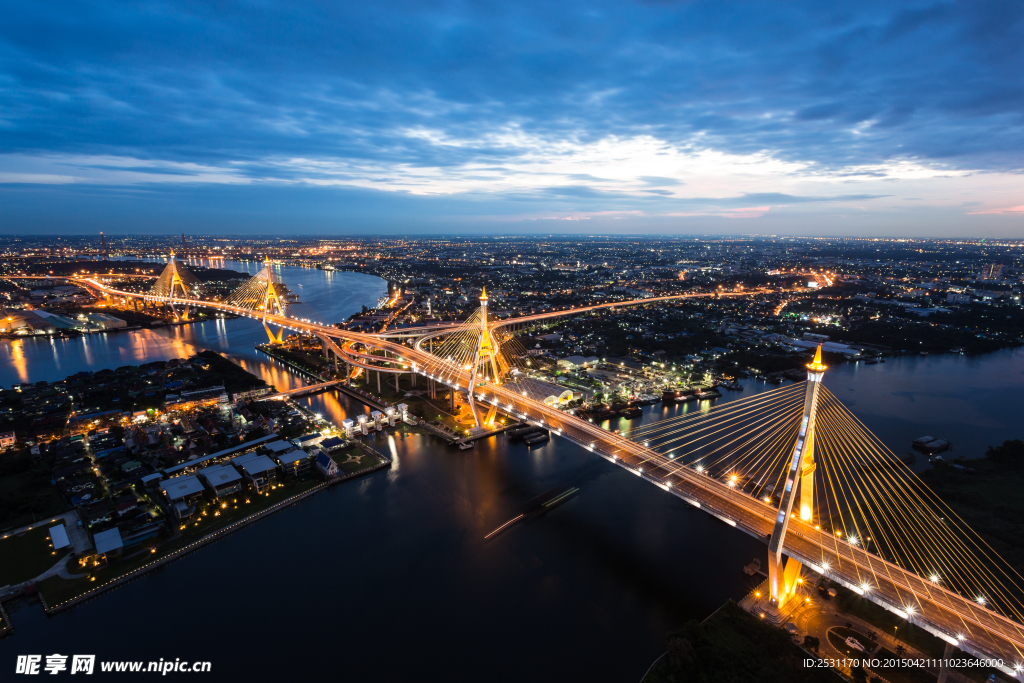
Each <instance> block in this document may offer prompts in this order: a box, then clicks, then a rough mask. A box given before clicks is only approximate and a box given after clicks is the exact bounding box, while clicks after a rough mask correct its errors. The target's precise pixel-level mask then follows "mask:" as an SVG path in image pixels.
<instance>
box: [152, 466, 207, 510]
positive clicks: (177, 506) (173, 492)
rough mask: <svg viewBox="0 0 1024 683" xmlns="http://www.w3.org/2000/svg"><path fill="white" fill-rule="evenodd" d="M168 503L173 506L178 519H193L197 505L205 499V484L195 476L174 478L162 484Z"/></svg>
mask: <svg viewBox="0 0 1024 683" xmlns="http://www.w3.org/2000/svg"><path fill="white" fill-rule="evenodd" d="M160 490H161V491H163V493H164V496H166V498H167V502H168V503H170V505H171V510H173V512H174V515H175V516H176V517H177V518H178V519H185V518H186V517H191V516H192V514H193V513H194V512H195V503H196V501H198V500H199V499H200V498H202V497H203V491H204V488H203V483H202V482H201V481H199V479H198V478H197V477H194V476H191V475H189V476H184V477H174V478H173V479H167V480H165V481H162V482H160Z"/></svg>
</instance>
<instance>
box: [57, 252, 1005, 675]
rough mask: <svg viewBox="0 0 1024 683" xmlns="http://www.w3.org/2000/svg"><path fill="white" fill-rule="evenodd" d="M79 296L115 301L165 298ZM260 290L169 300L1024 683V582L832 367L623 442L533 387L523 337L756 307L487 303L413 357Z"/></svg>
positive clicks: (785, 595)
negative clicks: (588, 462) (618, 474)
mask: <svg viewBox="0 0 1024 683" xmlns="http://www.w3.org/2000/svg"><path fill="white" fill-rule="evenodd" d="M265 270H266V269H265ZM262 272H263V271H261V273H262ZM257 277H260V276H257ZM77 281H79V282H80V283H82V284H84V285H86V286H89V287H90V288H92V289H94V290H97V291H99V292H100V293H103V294H108V295H116V296H125V297H135V298H143V299H148V298H152V297H157V296H158V295H155V294H136V293H130V292H121V291H117V290H112V289H110V288H109V287H107V286H105V285H103V284H101V283H99V282H98V281H96V280H94V279H84V280H83V279H78V280H77ZM254 281H255V282H254ZM261 282H264V283H265V284H261ZM248 284H252V285H253V286H251V287H246V286H245V285H243V288H240V291H239V292H236V294H237V296H236V295H232V296H231V297H229V298H228V299H227V300H225V301H223V302H216V301H197V300H195V299H190V298H184V299H183V298H178V297H175V296H173V295H170V296H164V297H162V298H161V299H160V300H161V301H164V302H165V303H168V304H169V305H195V306H205V307H209V308H213V309H216V310H222V311H226V312H230V313H235V314H237V315H243V316H248V317H252V318H254V319H258V320H260V321H261V322H262V323H263V324H264V325H266V326H267V329H268V334H269V335H270V337H271V339H272V340H275V339H276V340H280V337H281V332H280V331H279V332H278V333H273V332H270V325H274V326H277V327H279V328H281V329H293V330H297V331H302V332H304V333H307V334H313V335H316V336H318V337H320V338H321V339H323V340H325V346H326V347H327V348H328V349H329V350H330V352H331V353H334V354H335V355H336V357H338V358H340V359H341V360H343V361H344V362H346V363H348V364H349V365H351V366H354V367H360V368H364V369H366V370H368V371H376V372H385V373H415V374H417V375H420V376H423V377H426V378H427V379H428V380H429V381H430V382H435V383H440V384H442V385H445V386H448V387H450V388H451V389H453V390H455V391H462V392H465V393H466V394H467V397H468V398H469V400H470V401H471V406H472V408H473V414H474V416H475V417H476V419H477V422H478V425H480V426H485V425H486V423H487V421H488V420H489V419H493V416H494V414H496V413H497V412H501V413H504V414H508V415H511V416H513V417H515V418H516V419H519V420H525V421H529V422H531V423H534V424H538V425H542V426H544V427H547V428H549V429H551V430H552V431H553V432H554V433H555V434H556V435H560V436H562V437H564V438H567V439H569V440H572V441H574V442H576V443H578V444H580V445H581V446H583V447H584V448H586V449H588V450H589V451H591V452H593V453H595V454H597V455H599V456H601V457H603V458H605V459H606V460H608V461H609V462H611V463H613V464H615V465H617V466H619V467H622V468H624V469H626V470H627V471H629V472H631V473H632V474H634V475H636V476H638V477H640V478H642V479H644V480H646V481H649V482H650V483H652V484H654V485H655V486H657V487H659V488H661V489H662V490H664V491H666V492H669V493H671V494H673V495H675V496H677V497H679V498H681V499H682V500H684V501H686V502H687V503H689V504H690V505H692V506H694V507H697V508H699V509H701V510H703V511H705V512H707V513H709V514H711V515H713V516H714V517H716V518H718V519H720V520H721V521H723V522H724V523H725V524H727V525H729V526H731V527H734V528H737V529H740V530H742V531H744V532H746V533H748V534H750V535H752V536H755V537H757V538H760V539H762V540H764V541H765V542H766V543H767V544H768V549H769V562H768V566H769V585H770V590H771V597H772V600H773V602H775V603H776V604H779V605H785V603H786V602H787V600H789V599H791V598H792V597H793V595H795V593H796V590H795V585H796V582H797V581H798V580H799V578H800V576H801V573H813V574H820V575H824V576H827V577H828V578H830V579H831V580H834V581H836V582H838V583H840V584H842V585H844V586H846V587H847V588H849V589H850V590H853V591H854V592H856V593H858V594H860V595H863V596H864V597H865V598H867V599H869V600H871V601H873V602H875V603H876V604H879V605H881V606H883V607H885V608H886V609H888V610H890V611H891V612H893V613H895V614H897V615H899V616H901V617H903V618H905V619H907V620H908V621H910V622H913V623H915V624H917V625H918V626H920V627H922V628H924V629H926V630H928V631H930V632H931V633H933V634H934V635H936V636H938V637H939V638H941V639H942V640H944V641H945V642H946V643H947V644H948V645H949V648H950V651H951V648H953V647H957V648H959V649H961V650H963V651H965V652H968V653H971V654H974V655H976V656H979V657H982V658H986V659H991V658H995V659H1000V660H1002V661H1003V662H1004V665H1003V666H1002V667H1000V668H1002V669H1003V670H1004V671H1005V672H1006V673H1009V674H1011V675H1015V676H1018V677H1020V674H1021V668H1020V665H1021V663H1022V662H1024V626H1022V625H1021V624H1022V620H1024V602H1022V596H1024V589H1022V584H1024V580H1022V579H1021V577H1020V576H1019V574H1018V573H1017V572H1016V570H1014V569H1013V568H1011V567H1009V566H1008V565H1007V564H1006V563H1005V562H1004V561H1003V560H1002V559H1001V558H1000V557H998V555H997V554H996V553H995V552H994V551H993V550H992V549H991V548H989V547H988V546H987V544H985V542H984V541H983V540H982V539H981V538H980V537H979V536H978V535H977V534H975V533H974V532H973V531H971V530H970V529H969V528H968V527H967V526H966V524H964V523H963V522H962V521H961V520H959V518H957V517H956V515H955V514H954V513H953V512H952V510H951V509H949V508H948V506H946V505H944V504H943V503H942V501H940V500H939V499H938V498H937V497H936V496H935V495H934V494H933V493H931V492H930V491H929V490H928V488H927V486H925V485H924V483H923V482H922V481H921V480H920V479H918V478H917V477H916V475H914V473H913V472H912V471H910V469H909V468H907V467H906V465H905V464H903V463H902V462H901V461H900V460H899V459H898V458H896V457H895V456H894V455H893V454H892V453H891V452H890V451H889V450H888V449H887V448H886V447H885V446H884V444H882V443H881V442H880V441H879V440H878V439H877V438H876V437H874V436H873V435H872V434H871V433H870V431H868V430H867V428H866V427H864V425H863V424H861V423H860V422H859V421H858V420H857V418H856V417H855V416H854V415H853V414H852V412H850V411H849V410H848V409H846V408H845V407H844V406H843V405H842V403H841V402H840V401H839V400H838V399H837V398H836V397H835V396H834V395H833V394H831V393H830V392H828V390H827V389H825V388H824V386H823V385H822V383H821V381H822V378H823V376H824V373H825V372H826V370H827V369H826V368H825V366H824V365H823V364H822V363H821V360H820V356H819V357H818V358H816V359H815V361H814V362H812V363H811V364H810V365H809V366H808V379H807V381H806V382H804V383H802V384H796V385H792V386H789V387H785V388H782V389H778V390H775V391H771V392H766V393H764V394H759V395H756V396H752V397H750V398H747V399H743V400H741V401H735V402H731V403H727V404H724V405H722V406H719V407H716V408H713V409H711V410H709V411H706V412H701V413H698V414H694V415H683V416H681V417H679V418H673V419H670V420H666V421H662V422H659V423H654V424H649V425H643V426H641V427H638V428H636V429H635V430H631V431H627V432H626V433H616V432H612V431H608V430H606V429H603V428H602V427H600V426H599V425H596V424H593V423H591V422H588V421H587V420H584V419H581V418H580V417H577V416H575V415H573V414H571V412H568V411H566V410H564V409H563V407H562V406H560V405H559V400H558V395H557V394H554V393H552V392H551V388H552V386H554V387H556V388H557V385H552V384H551V383H549V382H544V381H541V380H538V379H537V378H535V377H531V373H532V371H533V368H532V367H531V363H532V361H531V360H530V358H529V356H528V355H526V354H525V353H523V350H522V348H521V345H519V344H518V342H517V341H516V340H515V334H514V333H513V331H514V329H515V328H516V327H517V326H523V325H531V324H534V323H536V322H538V321H542V320H546V319H551V318H556V317H559V316H578V315H589V314H594V313H596V312H598V311H600V310H602V309H607V308H614V307H622V306H630V305H643V304H656V303H658V302H660V301H664V300H669V299H682V298H689V297H694V296H745V295H749V294H752V293H754V292H745V293H742V294H740V293H725V294H719V295H714V294H697V295H680V296H675V297H660V298H653V299H639V300H635V301H628V302H612V303H607V304H597V305H594V306H587V307H578V308H574V309H567V310H562V311H551V312H547V313H541V314H537V315H533V316H525V317H521V318H513V319H507V320H503V321H500V322H497V323H495V322H492V321H490V320H489V319H488V316H487V299H486V294H485V295H484V296H483V297H482V298H481V308H480V310H478V311H477V312H476V313H474V314H473V315H472V316H471V317H470V318H469V319H468V320H467V321H466V322H465V323H463V324H461V325H459V326H457V327H454V328H447V329H434V330H430V331H427V332H424V333H423V335H422V336H420V337H419V338H418V339H416V341H415V343H414V344H413V345H412V346H411V347H410V346H408V345H406V344H403V343H400V342H397V341H393V340H391V339H390V338H389V337H391V336H397V335H391V334H389V333H383V334H366V333H357V332H352V331H348V330H340V329H338V328H335V327H332V326H329V325H325V324H322V323H321V322H315V321H310V320H306V319H298V318H296V317H294V316H292V315H289V312H290V311H289V305H288V302H287V299H285V303H284V304H282V305H280V308H278V305H279V304H278V303H277V302H274V301H271V299H272V298H273V297H272V296H271V294H274V295H276V296H277V297H281V296H283V295H282V294H281V292H282V291H283V288H282V287H280V285H281V283H278V282H276V281H275V280H274V276H273V274H271V271H270V270H267V273H266V275H265V277H264V278H262V279H261V280H257V278H253V280H250V282H249V283H247V285H248ZM254 292H255V293H254ZM401 332H402V334H406V333H408V332H409V330H402V331H401ZM381 354H383V355H381ZM552 398H554V400H551V399H552Z"/></svg>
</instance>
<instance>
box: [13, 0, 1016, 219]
mask: <svg viewBox="0 0 1024 683" xmlns="http://www.w3.org/2000/svg"><path fill="white" fill-rule="evenodd" d="M1022 16H1024V15H1022V13H1021V11H1020V9H1019V7H1017V6H1016V5H1011V4H1009V3H998V2H997V3H984V4H982V3H973V4H971V5H954V4H947V3H901V4H899V5H898V6H896V5H892V4H882V3H877V4H872V3H861V4H859V5H858V6H857V7H855V8H851V7H840V8H832V9H829V8H821V7H818V6H815V7H812V6H810V5H806V6H801V5H798V4H793V3H789V4H787V5H786V6H784V7H781V6H777V7H771V8H766V7H761V6H758V7H756V8H753V9H751V6H749V5H744V4H742V3H740V4H729V5H722V4H715V5H707V4H702V3H687V4H685V5H660V4H644V5H640V4H633V3H618V2H609V3H603V4H600V5H593V4H587V5H569V6H560V7H559V8H558V9H557V10H554V9H551V8H547V7H545V6H543V5H540V4H537V5H517V6H516V9H515V11H514V12H513V11H511V10H503V9H501V8H496V7H474V8H471V7H464V6H461V5H458V4H444V5H439V6H432V7H425V6H421V5H415V4H410V5H400V6H390V7H369V8H367V7H353V6H338V7H314V6H305V7H296V6H294V5H287V6H286V5H280V6H274V5H267V6H263V7H261V9H260V10H254V9H249V8H242V7H218V8H215V9H214V8H197V7H190V6H189V7H186V6H163V5H155V4H154V5H140V6H136V7H134V8H123V7H119V8H116V9H110V8H106V7H104V6H102V5H99V6H89V5H84V4H82V5H75V6H72V7H68V8H65V9H64V10H63V12H62V13H61V14H60V15H59V16H53V13H52V12H49V11H47V10H46V9H45V8H37V7H33V6H31V5H25V6H19V7H17V8H14V9H13V10H12V12H11V14H10V17H9V21H8V22H6V25H5V28H3V29H0V47H2V51H0V89H2V91H3V93H4V100H5V102H6V103H7V104H6V106H5V107H4V109H3V110H2V111H0V141H2V145H3V149H2V151H0V193H2V194H0V196H2V197H3V200H2V203H3V209H0V218H2V221H0V225H2V228H0V231H2V232H3V233H4V234H40V233H62V234H86V233H92V232H97V231H100V230H104V231H105V232H107V234H132V233H143V232H144V233H148V234H154V233H179V232H187V233H191V234H214V233H217V234H287V235H295V234H301V235H309V234H317V233H326V234H338V235H345V234H351V235H360V234H382V235H396V234H397V235H401V234H458V233H464V234H497V233H501V234H517V235H529V234H538V235H543V234H560V235H566V234H577V235H580V236H583V235H587V234H612V235H616V234H618V235H623V234H637V235H641V234H647V235H659V234H672V235H680V236H682V235H726V234H749V235H765V234H769V235H770V234H775V235H821V236H868V237H872V236H892V237H967V238H980V237H991V238H1009V239H1012V238H1024V191H1022V190H1021V188H1020V182H1019V178H1020V176H1019V172H1020V170H1021V169H1020V162H1019V158H1020V151H1021V147H1022V136H1021V131H1022V122H1021V117H1020V114H1019V110H1020V106H1019V104H1020V98H1021V95H1020V92H1022V89H1021V87H1020V86H1021V83H1020V81H1021V77H1020V74H1019V69H1018V68H1017V65H1018V64H1019V63H1020V56H1021V54H1020V53H1021V49H1022V48H1021V47H1020V44H1021V41H1019V40H1018V39H1017V38H1018V36H1019V34H1020V28H1021V23H1022Z"/></svg>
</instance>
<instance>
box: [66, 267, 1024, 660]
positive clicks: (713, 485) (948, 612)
mask: <svg viewBox="0 0 1024 683" xmlns="http://www.w3.org/2000/svg"><path fill="white" fill-rule="evenodd" d="M76 281H78V282H80V283H81V284H84V285H86V286H88V287H89V288H91V289H94V290H97V291H99V292H101V293H104V294H110V295H112V296H126V297H135V298H142V299H146V300H151V301H156V302H159V303H170V304H175V305H194V306H204V307H208V308H213V309H217V310H222V311H226V312H229V313H234V314H236V315H240V316H246V317H250V318H253V319H256V320H264V319H265V320H266V322H268V323H271V324H274V325H277V326H281V327H284V328H287V329H291V330H296V331H301V332H304V333H307V334H315V335H317V336H319V337H321V338H327V339H330V340H341V341H342V343H343V346H344V345H345V344H347V346H348V348H349V349H351V346H352V344H353V343H356V342H358V343H362V344H364V345H366V346H370V347H374V348H377V349H382V350H385V351H388V352H390V353H391V354H392V355H393V356H396V357H397V358H394V359H389V362H392V363H394V362H402V361H404V362H405V363H406V364H407V365H408V366H409V367H410V368H411V370H412V371H413V372H416V373H418V374H421V375H424V376H427V377H430V378H432V379H434V380H436V381H441V382H443V383H445V384H448V385H449V386H452V387H454V388H456V389H459V390H465V389H466V387H468V385H469V379H470V373H469V372H468V371H467V370H465V369H462V368H455V367H452V365H451V364H450V363H448V362H447V361H445V360H444V359H441V358H438V357H436V356H434V355H432V354H430V353H429V352H428V351H426V350H424V349H423V348H421V346H420V342H417V343H416V344H415V345H414V346H413V347H412V348H410V347H408V346H405V345H404V344H400V343H396V342H392V341H388V340H387V339H384V338H382V336H381V335H376V334H367V333H356V332H351V331H348V330H339V329H338V328H336V327H331V326H327V325H321V324H318V323H312V322H306V321H298V320H294V319H291V318H287V317H283V316H276V315H267V316H265V317H264V316H263V315H262V314H260V313H256V312H254V311H251V310H249V309H245V308H240V307H238V306H232V305H228V304H222V303H219V302H207V301H196V300H191V299H168V298H166V297H159V296H154V295H149V294H136V293H131V292H121V291H118V290H113V289H111V288H109V287H107V286H106V285H103V284H101V283H99V282H98V281H96V280H94V279H84V280H82V279H76ZM756 293H759V292H758V291H750V292H727V293H721V294H716V293H709V294H692V295H677V296H670V297H657V298H650V299H638V300H634V301H627V302H621V301H620V302H611V303H605V304H596V305H593V306H586V307H578V308H570V309H565V310H561V311H551V312H546V313H541V314H536V315H531V316H525V317H521V318H512V319H506V320H503V321H500V322H496V323H495V324H494V326H493V327H492V328H491V329H493V328H494V327H500V326H506V325H512V324H520V323H528V322H534V321H539V320H544V319H548V318H555V317H560V316H565V315H578V314H580V313H585V312H589V311H596V310H600V309H605V308H616V307H623V306H635V305H643V304H650V303H657V302H659V301H667V300H675V299H682V298H698V297H711V296H749V295H751V294H756ZM331 346H332V347H333V350H335V352H336V353H338V352H340V353H341V354H342V355H345V356H348V355H349V353H352V355H353V357H352V359H351V362H353V364H354V365H357V366H358V367H364V368H368V369H371V370H383V371H384V372H389V371H391V372H396V371H398V372H401V371H407V370H401V369H400V368H393V369H392V368H379V367H377V366H374V365H371V364H370V363H372V362H373V361H371V360H370V359H371V358H372V359H374V360H375V361H380V360H382V359H381V358H380V357H379V356H369V355H368V354H364V353H361V352H360V353H354V352H353V351H351V350H349V351H347V352H346V349H345V348H339V347H338V346H337V344H336V343H333V341H332V343H331ZM475 398H476V399H477V400H478V401H482V402H486V403H491V404H495V403H496V404H497V405H498V407H499V409H501V410H502V411H504V412H506V413H508V414H510V415H512V416H514V417H516V418H517V419H521V420H528V421H530V422H533V423H535V424H539V425H542V426H544V427H547V428H549V429H552V430H553V431H554V433H556V434H558V435H560V436H563V437H565V438H568V439H570V440H572V441H575V442H576V443H578V444H580V445H582V446H583V447H585V448H587V449H588V450H591V451H592V452H594V453H596V454H597V455H600V456H601V457H603V458H605V459H606V460H608V461H609V462H612V463H613V464H615V465H618V466H620V467H623V468H624V469H626V470H628V471H630V472H631V473H633V474H635V475H637V476H639V477H642V478H643V479H646V480H648V481H650V482H651V483H653V484H655V485H656V486H658V487H659V488H661V489H663V490H665V491H667V492H670V493H672V494H673V495H676V496H678V497H679V498H681V499H683V500H684V501H686V502H687V503H689V504H691V505H694V506H696V507H699V508H700V509H701V510H703V511H705V512H708V513H709V514H712V515H713V516H715V517H716V518H718V519H720V520H722V521H723V522H724V523H726V524H728V525H730V526H732V527H735V528H738V529H741V530H743V531H745V532H746V533H748V534H750V535H752V536H754V537H756V538H760V539H762V540H764V541H765V542H766V543H767V538H768V537H769V535H770V534H771V531H772V527H773V525H774V523H775V518H776V516H777V515H778V514H779V511H778V510H777V509H776V508H773V507H772V506H771V505H769V504H767V503H764V502H763V501H761V500H759V499H756V498H754V497H753V496H750V495H748V494H746V493H743V492H741V491H738V490H736V489H733V488H731V487H729V486H728V485H726V484H724V483H722V482H719V481H717V480H715V479H712V478H710V477H707V476H704V475H702V474H699V473H698V472H696V471H695V470H692V469H690V468H689V467H685V466H681V465H679V464H677V463H675V462H674V461H672V460H671V459H669V458H667V457H665V456H663V455H661V454H660V453H658V452H656V451H654V450H652V449H650V448H646V447H644V446H643V445H641V444H638V443H635V442H633V441H630V440H628V439H626V438H625V437H622V436H619V435H617V434H615V433H613V432H609V431H607V430H605V429H602V428H601V427H599V426H597V425H595V424H593V423H590V422H588V421H586V420H583V419H581V418H579V417H576V416H574V415H571V414H569V413H566V412H564V411H561V410H558V409H557V408H553V407H551V406H548V405H545V404H544V403H542V402H540V401H536V400H534V399H531V398H529V397H528V396H524V395H522V394H520V393H517V392H516V391H515V390H514V389H512V388H509V387H506V386H502V385H483V386H478V387H477V388H476V391H475ZM784 553H785V554H786V555H788V556H790V557H795V558H797V559H798V560H800V561H801V562H803V563H804V565H805V566H806V567H809V568H811V569H812V570H814V571H817V572H819V573H822V574H824V575H825V576H828V577H829V578H831V579H833V580H836V581H838V582H839V583H841V584H843V585H845V586H847V587H848V588H851V589H852V590H854V591H855V592H858V593H861V594H863V595H864V597H866V598H868V599H870V600H872V601H873V602H875V603H877V604H880V605H882V606H883V607H886V608H887V609H889V610H890V611H893V612H894V613H896V614H898V615H900V616H903V617H905V618H907V619H908V621H912V622H913V623H915V624H917V625H919V626H921V627H922V628H925V629H926V630H929V631H930V632H932V633H933V634H934V635H936V636H938V637H940V638H942V639H943V640H945V641H946V642H947V643H950V644H955V645H956V646H957V647H959V648H960V649H961V650H963V651H965V652H969V653H971V654H974V655H976V656H979V657H982V658H995V659H1001V660H1003V662H1004V666H1003V667H1002V669H1003V670H1004V671H1005V672H1006V673H1009V674H1011V675H1017V674H1018V672H1019V669H1016V668H1015V667H1017V666H1019V665H1020V664H1021V663H1022V662H1024V655H1022V653H1024V627H1022V626H1021V625H1020V624H1018V623H1016V622H1014V621H1012V620H1010V619H1008V618H1006V617H1004V616H1002V615H1000V614H998V613H996V612H994V611H993V610H991V609H988V608H986V607H984V606H983V605H981V604H979V603H977V602H975V601H974V599H973V597H971V596H961V595H959V594H957V593H954V592H952V591H949V590H947V589H946V588H944V587H942V586H941V585H937V584H934V583H932V582H930V581H928V580H926V579H924V578H922V577H919V576H917V575H916V574H915V573H913V572H911V571H909V570H906V569H904V568H902V567H899V566H897V565H895V564H892V563H890V562H887V561H885V560H882V559H881V558H879V557H877V556H876V555H873V554H871V553H868V552H866V551H865V550H863V549H862V548H860V547H858V546H853V545H851V544H850V543H848V542H847V541H846V540H843V539H839V538H837V537H835V536H833V535H832V534H830V533H827V532H823V531H820V530H816V529H814V527H812V526H809V525H807V524H805V523H803V522H801V521H800V520H799V519H797V518H794V519H792V520H791V521H790V525H789V531H788V533H787V535H786V539H785V546H784Z"/></svg>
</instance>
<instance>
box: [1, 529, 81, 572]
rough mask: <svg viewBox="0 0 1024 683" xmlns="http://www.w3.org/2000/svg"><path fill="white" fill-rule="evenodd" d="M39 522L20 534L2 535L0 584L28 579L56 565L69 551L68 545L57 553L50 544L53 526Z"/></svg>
mask: <svg viewBox="0 0 1024 683" xmlns="http://www.w3.org/2000/svg"><path fill="white" fill-rule="evenodd" d="M51 526H56V525H55V524H53V523H47V524H40V525H39V526H37V527H34V528H33V529H32V530H31V531H26V532H24V533H22V534H20V535H18V536H8V537H7V538H0V586H6V585H8V584H15V583H21V582H22V581H28V580H29V579H31V578H32V577H34V576H39V575H40V574H42V573H43V572H45V571H46V570H47V569H49V568H50V567H52V566H53V565H55V564H57V560H59V559H60V558H62V557H64V556H65V555H67V554H68V552H70V550H69V549H68V548H65V549H64V550H63V551H61V552H59V553H55V552H54V550H53V548H51V547H50V527H51Z"/></svg>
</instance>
